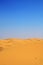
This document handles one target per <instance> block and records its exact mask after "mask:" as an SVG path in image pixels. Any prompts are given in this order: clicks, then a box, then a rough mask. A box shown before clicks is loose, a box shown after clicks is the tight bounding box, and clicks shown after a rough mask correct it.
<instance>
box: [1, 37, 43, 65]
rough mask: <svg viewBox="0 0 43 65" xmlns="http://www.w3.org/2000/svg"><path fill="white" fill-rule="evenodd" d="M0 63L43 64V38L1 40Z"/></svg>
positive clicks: (9, 64)
mask: <svg viewBox="0 0 43 65" xmlns="http://www.w3.org/2000/svg"><path fill="white" fill-rule="evenodd" d="M0 65H43V39H37V38H32V39H13V38H12V39H4V40H0Z"/></svg>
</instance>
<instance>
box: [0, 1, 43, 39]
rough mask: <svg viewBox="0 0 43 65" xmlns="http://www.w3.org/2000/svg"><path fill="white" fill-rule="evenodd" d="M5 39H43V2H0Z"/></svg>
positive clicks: (0, 35)
mask: <svg viewBox="0 0 43 65" xmlns="http://www.w3.org/2000/svg"><path fill="white" fill-rule="evenodd" d="M4 38H43V0H0V39H4Z"/></svg>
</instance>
